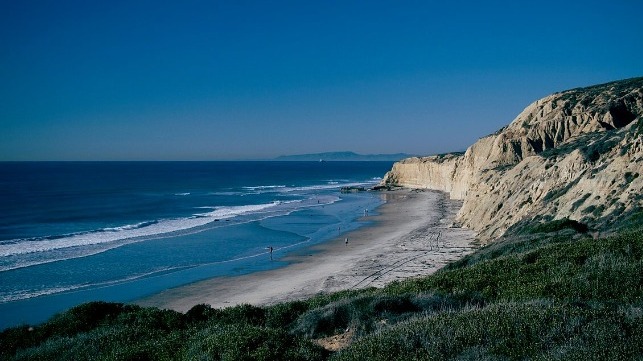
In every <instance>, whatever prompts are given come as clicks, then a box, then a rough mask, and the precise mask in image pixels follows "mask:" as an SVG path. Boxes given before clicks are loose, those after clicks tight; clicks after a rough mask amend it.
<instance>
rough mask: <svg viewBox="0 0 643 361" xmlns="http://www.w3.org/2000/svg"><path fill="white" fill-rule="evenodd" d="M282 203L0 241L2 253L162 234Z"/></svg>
mask: <svg viewBox="0 0 643 361" xmlns="http://www.w3.org/2000/svg"><path fill="white" fill-rule="evenodd" d="M278 204H279V203H274V202H273V203H267V204H255V205H245V206H233V207H217V208H215V210H214V211H212V212H208V213H203V214H198V215H195V216H193V217H189V218H177V219H164V220H159V221H149V222H142V223H136V224H131V225H124V226H120V227H114V228H105V229H101V230H97V231H93V232H83V233H77V234H72V235H68V236H66V237H55V238H44V239H23V240H11V241H8V242H3V243H2V244H0V257H8V256H16V255H21V254H28V253H35V252H47V251H52V250H58V249H63V248H72V247H81V246H91V245H96V244H104V243H110V242H116V241H124V240H136V239H141V238H148V237H151V236H159V235H163V234H167V233H173V232H177V231H182V230H187V229H191V228H196V227H200V226H204V225H206V224H208V223H211V222H213V221H215V220H216V219H227V218H232V217H235V216H239V215H243V214H247V213H251V212H258V211H261V210H265V209H267V208H270V207H275V206H277V205H278Z"/></svg>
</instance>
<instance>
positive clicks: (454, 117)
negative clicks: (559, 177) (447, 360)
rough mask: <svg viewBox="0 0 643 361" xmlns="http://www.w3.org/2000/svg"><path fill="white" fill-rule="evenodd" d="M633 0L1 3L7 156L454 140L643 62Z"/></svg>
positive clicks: (234, 155)
mask: <svg viewBox="0 0 643 361" xmlns="http://www.w3.org/2000/svg"><path fill="white" fill-rule="evenodd" d="M642 16H643V1H640V0H612V1H591V0H590V1H576V2H567V1H561V0H557V1H537V2H536V1H534V2H522V1H506V2H497V1H493V2H487V1H476V2H461V1H440V2H432V1H387V2H385V1H317V2H313V1H236V0H235V1H216V0H213V1H175V2H169V1H135V0H128V1H116V0H110V1H84V0H83V1H65V0H62V1H61V0H58V1H53V0H52V1H30V0H25V1H18V0H5V1H2V2H1V3H0V44H1V47H0V160H219V159H256V158H270V157H275V156H278V155H285V154H298V153H316V152H326V151H341V150H351V151H355V152H358V153H397V152H406V153H413V154H434V153H440V152H445V151H453V150H463V149H465V148H466V147H467V146H468V145H470V144H471V143H473V142H474V141H475V140H476V139H478V138H480V137H482V136H484V135H487V134H489V133H492V132H494V131H495V130H497V129H498V128H500V127H502V126H504V125H506V124H507V123H509V122H510V121H511V120H512V119H513V118H514V117H515V116H516V115H517V114H518V113H519V112H520V111H521V110H522V109H523V108H524V107H525V106H527V105H528V104H529V103H531V102H532V101H534V100H536V99H538V98H540V97H543V96H545V95H548V94H550V93H552V92H555V91H560V90H565V89H569V88H574V87H579V86H587V85H592V84H597V83H603V82H608V81H612V80H618V79H623V78H631V77H636V76H643V20H642Z"/></svg>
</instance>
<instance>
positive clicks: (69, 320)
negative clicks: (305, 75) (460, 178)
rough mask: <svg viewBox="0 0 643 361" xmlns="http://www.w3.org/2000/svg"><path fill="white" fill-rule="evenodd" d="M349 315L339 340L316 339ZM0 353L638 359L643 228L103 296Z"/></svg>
mask: <svg viewBox="0 0 643 361" xmlns="http://www.w3.org/2000/svg"><path fill="white" fill-rule="evenodd" d="M553 228H556V227H553ZM347 328H351V329H352V330H354V331H355V333H354V334H355V338H354V340H353V342H352V344H351V345H350V346H348V347H347V348H345V349H343V350H341V351H338V352H335V353H331V352H329V351H326V350H324V349H323V348H321V347H320V346H318V345H317V344H315V343H314V342H313V341H312V340H314V339H317V338H321V337H325V336H329V335H335V334H340V333H342V332H344V330H346V329H347ZM0 359H7V360H329V359H330V360H409V359H415V360H450V359H451V360H485V359H487V360H491V359H493V360H522V359H534V360H612V359H613V360H629V359H639V360H641V359H643V234H642V232H641V231H640V230H634V231H627V232H621V233H619V234H617V235H614V236H611V237H607V238H603V239H598V240H594V239H591V238H588V237H585V236H579V235H576V234H574V233H573V232H571V231H563V232H562V233H561V232H558V233H547V234H543V233H541V234H538V235H533V234H531V235H528V236H521V237H514V238H506V239H504V240H501V241H499V242H497V243H493V244H491V245H489V246H487V247H483V248H481V249H480V250H479V251H478V252H476V253H474V254H472V255H469V256H467V257H465V258H464V259H462V260H460V261H458V262H455V263H452V264H450V265H449V266H447V267H445V268H444V269H443V270H441V271H439V272H437V273H436V274H434V275H432V276H429V277H424V278H417V279H411V280H406V281H403V282H395V283H392V284H390V285H389V286H387V287H385V288H382V289H374V288H370V289H366V290H360V291H343V292H339V293H334V294H329V295H319V296H317V297H313V298H311V299H308V300H305V301H295V302H288V303H282V304H277V305H274V306H270V307H254V306H249V305H242V306H236V307H231V308H227V309H223V310H218V309H212V308H210V307H209V306H205V305H199V306H195V307H194V308H193V309H191V310H190V311H189V312H187V313H186V314H181V313H178V312H174V311H167V310H158V309H154V308H142V307H138V306H132V305H123V304H113V303H103V302H94V303H89V304H84V305H80V306H77V307H74V308H72V309H71V310H69V311H67V312H64V313H62V314H59V315H57V316H55V317H53V318H52V319H51V320H49V321H48V322H46V323H44V324H42V325H38V326H35V327H29V326H23V327H15V328H11V329H7V330H5V331H3V332H2V333H0Z"/></svg>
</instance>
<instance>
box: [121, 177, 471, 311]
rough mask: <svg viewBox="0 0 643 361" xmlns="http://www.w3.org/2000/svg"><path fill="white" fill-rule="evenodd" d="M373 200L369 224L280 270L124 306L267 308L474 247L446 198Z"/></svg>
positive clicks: (416, 195) (419, 267)
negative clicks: (378, 203)
mask: <svg viewBox="0 0 643 361" xmlns="http://www.w3.org/2000/svg"><path fill="white" fill-rule="evenodd" d="M380 194H381V197H383V199H384V200H385V203H384V204H382V205H381V206H380V207H378V208H377V215H370V216H366V217H362V218H361V219H362V220H367V221H369V222H371V224H369V225H366V226H363V227H360V228H359V229H357V230H354V231H350V232H347V233H345V234H342V235H341V236H339V237H335V238H334V239H332V240H329V241H327V242H324V243H321V244H318V245H315V246H311V247H309V248H306V249H303V250H300V251H297V252H295V253H294V254H291V255H288V256H286V257H284V258H283V259H281V261H286V262H289V264H288V265H286V266H284V267H280V268H276V269H272V270H267V271H260V272H255V273H251V274H246V275H240V276H225V277H216V278H211V279H207V280H203V281H199V282H195V283H192V284H188V285H185V286H180V287H176V288H171V289H168V290H164V291H162V292H160V293H157V294H154V295H151V296H148V297H145V298H142V299H139V300H135V301H133V302H132V303H134V304H137V305H141V306H151V307H158V308H164V309H172V310H176V311H180V312H186V311H188V310H189V309H190V308H192V307H193V306H195V305H198V304H209V305H210V306H212V307H214V308H224V307H230V306H235V305H239V304H251V305H255V306H263V305H271V304H275V303H280V302H285V301H293V300H301V299H305V298H309V297H312V296H314V295H316V294H318V293H332V292H336V291H340V290H346V289H360V288H366V287H372V286H374V287H383V286H384V285H386V284H388V283H390V282H393V281H395V280H400V279H405V278H411V277H419V276H426V275H429V274H432V273H434V272H435V271H437V270H438V269H440V268H442V267H443V266H444V265H446V264H447V263H449V262H451V261H454V260H457V259H459V258H461V257H463V256H464V255H465V254H468V253H471V252H473V251H474V250H475V248H477V247H476V246H475V245H474V243H475V233H474V232H473V231H470V230H468V229H464V228H455V227H451V224H452V223H453V219H454V217H455V214H456V213H457V211H458V209H459V208H460V206H461V202H458V201H453V200H450V199H449V198H448V195H447V194H446V193H444V192H438V191H430V190H409V189H402V190H395V191H386V192H381V193H380ZM438 234H439V239H437V242H436V238H438ZM346 238H348V244H346V243H345V239H346Z"/></svg>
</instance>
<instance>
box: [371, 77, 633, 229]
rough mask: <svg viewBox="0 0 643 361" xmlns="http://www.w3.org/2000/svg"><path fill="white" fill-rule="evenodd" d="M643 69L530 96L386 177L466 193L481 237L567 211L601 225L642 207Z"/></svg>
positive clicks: (468, 212) (465, 210) (466, 215)
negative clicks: (463, 139) (463, 138)
mask: <svg viewBox="0 0 643 361" xmlns="http://www.w3.org/2000/svg"><path fill="white" fill-rule="evenodd" d="M641 118H643V78H634V79H627V80H622V81H616V82H611V83H607V84H601V85H596V86H591V87H587V88H578V89H572V90H568V91H564V92H560V93H555V94H552V95H549V96H547V97H545V98H543V99H540V100H538V101H536V102H534V103H532V104H530V105H529V106H528V107H527V108H525V110H523V111H522V112H521V113H520V114H519V115H518V116H517V117H516V118H515V119H514V120H513V121H512V122H511V123H510V124H509V125H508V126H506V127H504V128H502V129H500V130H499V131H497V132H496V133H494V134H492V135H489V136H486V137H484V138H481V139H480V140H478V141H477V142H476V143H474V144H473V145H472V146H470V147H469V148H468V149H467V150H466V152H464V153H459V154H457V153H454V154H446V155H438V156H431V157H421V158H418V157H415V158H408V159H404V160H402V161H400V162H397V163H395V164H394V165H393V168H392V170H391V171H389V172H388V173H387V174H386V175H385V177H384V179H383V180H382V184H383V185H396V186H403V187H413V188H427V189H437V190H442V191H446V192H449V194H450V196H451V198H455V199H462V200H463V206H462V208H461V210H460V211H459V213H458V218H457V219H458V221H459V222H460V223H462V225H464V226H466V227H468V228H471V229H473V230H475V231H477V232H478V233H479V235H480V238H481V239H483V240H485V239H487V240H488V239H491V238H493V237H497V236H501V235H502V234H504V233H505V232H506V231H507V230H508V229H509V228H510V227H518V226H520V224H522V223H526V222H534V221H536V222H538V221H551V220H556V219H564V218H568V219H571V220H575V221H577V222H581V223H583V224H586V225H588V226H589V227H590V228H591V229H594V230H600V229H602V228H604V227H605V225H608V224H613V223H614V222H618V221H619V219H621V218H622V217H626V216H627V215H629V214H632V213H633V212H638V211H640V210H641V208H642V206H643V198H642V195H641V193H642V192H641V190H642V189H643V174H642V173H643V140H642V139H643V120H641Z"/></svg>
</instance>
